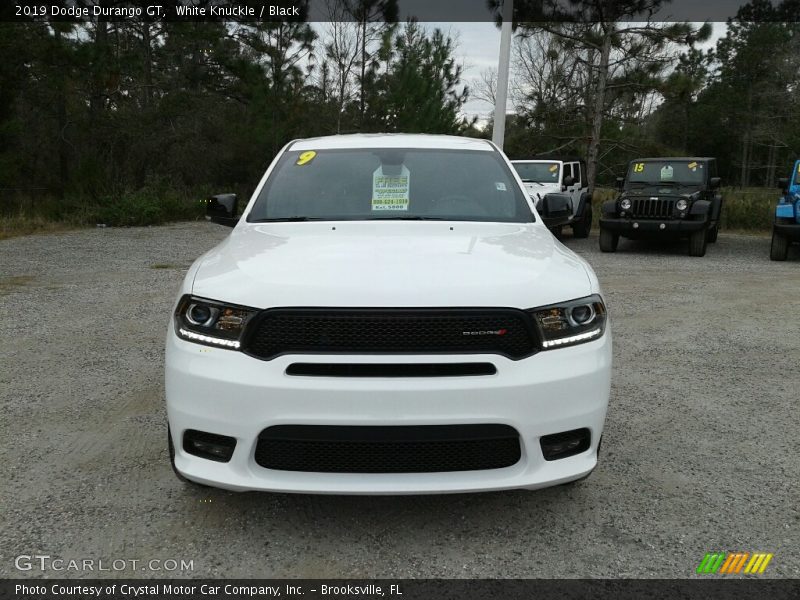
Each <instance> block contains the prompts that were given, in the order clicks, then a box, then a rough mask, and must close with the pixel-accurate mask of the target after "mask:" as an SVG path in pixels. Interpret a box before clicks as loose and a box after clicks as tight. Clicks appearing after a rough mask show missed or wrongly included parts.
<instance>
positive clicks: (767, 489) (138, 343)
mask: <svg viewBox="0 0 800 600" xmlns="http://www.w3.org/2000/svg"><path fill="white" fill-rule="evenodd" d="M227 232H228V230H226V229H225V228H222V227H219V226H215V225H211V224H206V223H196V224H181V225H174V226H168V227H157V228H142V229H96V230H84V231H76V232H70V233H63V234H52V235H43V236H42V235H40V236H29V237H22V238H16V239H10V240H5V241H0V336H2V340H3V342H4V343H3V344H2V346H0V402H2V412H1V413H0V426H1V432H0V433H2V444H0V465H2V467H0V469H1V470H0V477H2V480H3V485H2V486H0V506H2V511H0V526H1V527H2V535H0V576H2V577H15V576H36V577H41V576H42V575H46V576H51V577H52V576H59V575H61V576H87V575H91V573H77V572H74V571H72V572H69V571H67V572H64V571H62V572H54V571H47V572H45V573H42V572H41V571H39V570H38V568H35V569H34V570H31V571H27V572H19V571H17V570H16V568H15V566H14V559H15V557H17V556H18V555H34V554H44V555H49V556H51V557H53V558H64V559H72V558H76V559H84V558H88V559H95V560H97V559H103V560H104V561H107V563H110V561H112V560H115V559H127V560H139V561H149V560H151V559H159V560H162V561H163V560H168V559H176V560H179V561H180V559H184V560H191V561H193V569H192V570H184V571H181V570H178V571H175V572H174V573H171V574H173V575H183V576H195V577H219V576H242V577H668V578H672V577H680V578H682V577H687V576H691V575H692V573H693V572H694V569H695V567H696V566H697V564H698V562H699V561H700V559H701V558H702V557H703V555H704V553H705V552H707V551H711V550H730V551H734V550H744V551H766V552H773V553H774V554H775V558H774V559H773V561H772V563H771V564H770V567H769V569H768V571H767V575H771V576H775V577H798V576H800V506H799V503H798V498H800V485H799V484H798V480H800V441H798V440H800V437H798V434H797V432H798V431H799V430H800V408H799V407H798V400H799V398H798V395H799V394H798V390H800V370H798V369H797V359H798V342H800V320H798V318H797V315H798V292H800V260H798V258H800V257H798V254H800V253H798V252H797V250H796V249H795V250H794V251H793V253H792V257H791V259H790V261H789V262H786V263H772V262H770V261H769V259H768V253H769V239H768V238H764V237H747V236H734V235H725V234H722V235H721V236H720V239H719V242H718V243H717V244H716V245H713V246H710V247H709V251H708V254H707V255H706V257H705V258H699V259H698V258H689V257H688V256H686V254H685V247H684V245H683V244H674V245H669V246H666V247H665V246H650V245H643V244H634V243H632V242H624V241H623V242H622V243H621V245H620V246H621V247H620V252H618V253H617V254H614V255H605V254H600V253H599V251H598V250H597V239H596V238H594V237H593V238H590V239H589V240H572V239H571V238H569V237H567V239H566V240H565V243H566V245H568V246H570V247H571V248H573V249H574V250H576V251H577V252H579V253H581V254H582V255H584V256H586V257H587V258H588V260H589V261H590V262H591V263H592V265H593V266H594V267H595V269H596V271H597V273H598V275H599V277H600V280H601V282H602V284H603V285H604V288H605V292H606V297H607V302H608V305H609V308H610V313H611V316H612V320H613V327H614V334H615V364H614V380H613V390H612V403H611V406H610V410H609V414H608V421H607V429H606V433H605V438H604V443H603V455H602V456H601V461H600V465H599V467H598V469H597V470H596V471H595V473H594V474H593V475H592V477H591V478H589V479H588V480H587V481H586V482H584V483H582V484H579V485H577V486H573V487H560V488H551V489H548V490H543V491H539V492H522V491H520V492H504V493H493V494H477V495H457V496H422V497H414V496H412V497H329V496H291V495H273V494H233V493H228V492H223V491H217V490H209V491H202V490H200V491H198V490H196V489H194V488H192V487H186V486H184V485H183V484H182V483H180V482H179V481H178V480H177V479H176V478H175V476H174V475H173V474H172V471H171V470H170V468H169V463H168V458H167V449H166V443H165V442H166V438H165V431H166V424H165V411H164V401H163V384H162V373H163V338H164V334H165V331H166V326H167V315H168V313H169V310H170V307H171V304H172V301H173V296H174V294H175V293H176V290H177V287H178V284H179V282H180V280H181V278H182V277H183V273H184V271H185V269H186V268H187V267H188V266H189V264H190V263H191V262H192V260H193V259H194V258H195V257H196V256H198V255H199V254H201V253H202V252H203V251H204V250H206V249H207V248H209V247H210V246H212V245H214V244H215V243H216V242H217V241H218V240H221V239H222V238H223V237H224V236H225V235H226V234H227ZM96 574H99V575H102V576H114V575H116V576H121V575H133V576H161V575H167V574H169V573H166V572H164V571H160V572H152V571H143V570H141V565H140V566H138V567H137V568H136V570H132V568H131V567H127V568H126V570H124V571H122V572H119V573H116V572H113V571H111V572H105V573H96Z"/></svg>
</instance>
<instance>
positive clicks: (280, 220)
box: [250, 216, 324, 223]
mask: <svg viewBox="0 0 800 600" xmlns="http://www.w3.org/2000/svg"><path fill="white" fill-rule="evenodd" d="M323 220H324V219H322V218H321V217H300V216H295V217H275V218H272V219H253V220H252V221H250V222H251V223H289V222H300V221H323Z"/></svg>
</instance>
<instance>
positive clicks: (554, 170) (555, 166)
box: [550, 165, 558, 173]
mask: <svg viewBox="0 0 800 600" xmlns="http://www.w3.org/2000/svg"><path fill="white" fill-rule="evenodd" d="M556 171H558V165H550V172H551V173H555V172H556Z"/></svg>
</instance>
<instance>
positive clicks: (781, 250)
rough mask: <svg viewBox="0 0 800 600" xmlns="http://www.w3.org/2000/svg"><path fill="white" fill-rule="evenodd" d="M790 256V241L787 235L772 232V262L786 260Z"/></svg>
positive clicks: (770, 253) (770, 255)
mask: <svg viewBox="0 0 800 600" xmlns="http://www.w3.org/2000/svg"><path fill="white" fill-rule="evenodd" d="M787 256H789V239H788V238H787V237H786V236H785V235H781V234H780V233H776V232H774V231H773V232H772V244H771V245H770V247H769V259H770V260H786V257H787Z"/></svg>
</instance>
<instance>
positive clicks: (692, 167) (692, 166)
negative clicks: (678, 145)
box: [686, 161, 697, 171]
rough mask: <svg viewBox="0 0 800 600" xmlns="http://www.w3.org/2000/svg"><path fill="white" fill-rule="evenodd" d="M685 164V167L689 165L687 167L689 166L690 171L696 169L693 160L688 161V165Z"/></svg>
mask: <svg viewBox="0 0 800 600" xmlns="http://www.w3.org/2000/svg"><path fill="white" fill-rule="evenodd" d="M686 166H687V167H689V168H690V169H691V170H692V171H697V163H696V162H694V161H692V162H690V163H689V164H688V165H686Z"/></svg>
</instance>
